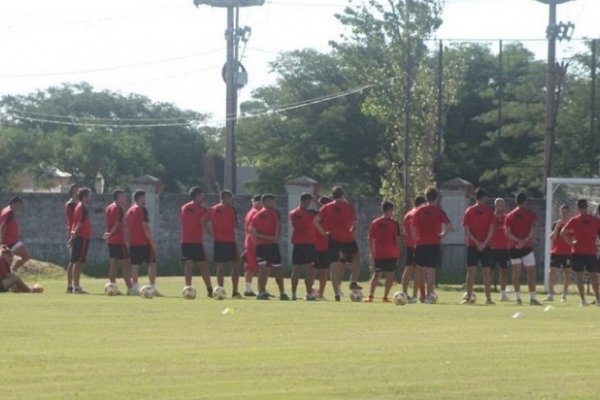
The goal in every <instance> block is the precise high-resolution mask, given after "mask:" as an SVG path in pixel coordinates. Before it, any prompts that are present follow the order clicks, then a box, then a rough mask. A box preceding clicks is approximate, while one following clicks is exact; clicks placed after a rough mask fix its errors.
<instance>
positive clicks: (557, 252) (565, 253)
mask: <svg viewBox="0 0 600 400" xmlns="http://www.w3.org/2000/svg"><path fill="white" fill-rule="evenodd" d="M558 212H559V213H560V219H558V220H557V221H555V222H554V225H553V226H552V233H551V234H550V240H551V241H552V249H551V250H550V274H549V276H548V296H547V297H546V298H544V299H542V301H544V302H548V301H554V285H556V278H557V277H558V274H559V273H560V270H561V269H562V270H563V272H564V273H565V282H564V286H563V293H562V295H561V296H560V301H561V302H563V303H564V302H566V301H567V290H568V289H569V281H570V280H571V246H569V244H568V243H567V241H565V240H564V239H563V238H562V236H561V232H562V230H563V228H564V227H565V225H566V223H567V222H569V219H570V218H571V217H570V216H569V206H567V205H566V204H563V205H562V206H560V208H559V209H558Z"/></svg>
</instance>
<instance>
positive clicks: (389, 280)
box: [383, 272, 395, 299]
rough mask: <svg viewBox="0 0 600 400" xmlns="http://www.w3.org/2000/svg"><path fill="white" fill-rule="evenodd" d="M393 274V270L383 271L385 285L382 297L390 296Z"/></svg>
mask: <svg viewBox="0 0 600 400" xmlns="http://www.w3.org/2000/svg"><path fill="white" fill-rule="evenodd" d="M394 275H395V274H394V273H393V272H386V273H385V287H384V291H383V298H384V299H388V298H389V297H390V290H392V287H393V286H394V283H395V282H394V281H395V279H394V277H395V276H394Z"/></svg>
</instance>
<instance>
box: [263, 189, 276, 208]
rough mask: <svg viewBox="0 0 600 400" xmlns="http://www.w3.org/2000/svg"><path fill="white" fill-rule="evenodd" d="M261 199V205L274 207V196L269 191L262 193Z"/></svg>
mask: <svg viewBox="0 0 600 400" xmlns="http://www.w3.org/2000/svg"><path fill="white" fill-rule="evenodd" d="M261 201H262V204H263V206H265V207H268V208H273V207H275V196H274V195H272V194H271V193H265V194H263V195H262V198H261Z"/></svg>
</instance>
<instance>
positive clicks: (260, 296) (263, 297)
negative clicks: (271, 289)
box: [256, 292, 271, 300]
mask: <svg viewBox="0 0 600 400" xmlns="http://www.w3.org/2000/svg"><path fill="white" fill-rule="evenodd" d="M256 300H271V299H270V298H269V295H268V294H267V293H260V292H259V293H258V295H257V296H256Z"/></svg>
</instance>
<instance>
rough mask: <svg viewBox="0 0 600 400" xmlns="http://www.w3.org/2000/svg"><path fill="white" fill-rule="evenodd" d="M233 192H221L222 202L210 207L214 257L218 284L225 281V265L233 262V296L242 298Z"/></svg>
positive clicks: (222, 283) (220, 284)
mask: <svg viewBox="0 0 600 400" xmlns="http://www.w3.org/2000/svg"><path fill="white" fill-rule="evenodd" d="M232 204H233V194H232V193H231V192H230V191H229V190H223V191H222V192H221V202H220V203H219V204H216V205H214V206H212V207H211V208H210V214H209V215H210V222H211V225H212V233H213V239H214V259H215V264H217V285H219V286H221V287H223V285H224V283H225V267H226V266H227V264H231V283H232V285H233V294H232V296H231V297H232V298H234V299H241V298H242V295H241V294H240V292H239V291H238V285H239V280H240V257H239V255H238V252H237V246H236V234H235V231H236V229H237V227H238V222H237V211H236V210H235V208H234V207H233V206H232Z"/></svg>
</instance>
